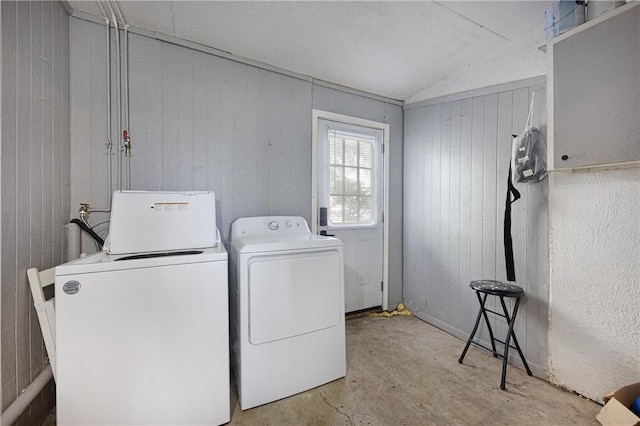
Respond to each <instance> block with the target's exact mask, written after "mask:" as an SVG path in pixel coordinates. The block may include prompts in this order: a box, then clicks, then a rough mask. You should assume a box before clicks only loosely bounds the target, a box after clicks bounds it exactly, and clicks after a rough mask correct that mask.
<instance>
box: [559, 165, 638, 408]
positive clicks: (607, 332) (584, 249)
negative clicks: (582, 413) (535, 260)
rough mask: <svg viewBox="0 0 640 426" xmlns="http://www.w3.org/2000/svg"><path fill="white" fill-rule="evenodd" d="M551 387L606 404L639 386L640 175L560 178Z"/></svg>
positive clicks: (615, 172)
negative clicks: (619, 393)
mask: <svg viewBox="0 0 640 426" xmlns="http://www.w3.org/2000/svg"><path fill="white" fill-rule="evenodd" d="M549 202H550V206H549V225H550V228H549V237H550V243H549V244H550V284H551V290H550V299H551V301H550V323H551V324H550V331H549V351H550V367H551V379H552V381H553V382H555V383H557V384H559V385H562V386H565V387H567V388H569V389H572V390H575V391H576V392H578V393H579V394H581V395H584V396H586V397H589V398H592V399H594V400H601V399H602V397H603V396H604V395H606V394H607V393H609V392H612V391H614V390H616V389H617V388H619V387H621V386H623V385H625V384H629V383H634V382H638V381H640V309H639V308H640V169H627V170H608V171H601V172H597V173H576V174H571V173H554V174H552V175H551V180H550V187H549Z"/></svg>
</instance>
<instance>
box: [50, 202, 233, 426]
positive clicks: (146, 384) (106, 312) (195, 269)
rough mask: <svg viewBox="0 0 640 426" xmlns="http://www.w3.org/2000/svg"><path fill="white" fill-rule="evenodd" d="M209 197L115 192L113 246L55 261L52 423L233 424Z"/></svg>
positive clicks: (224, 273) (218, 253) (223, 282)
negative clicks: (196, 222)
mask: <svg viewBox="0 0 640 426" xmlns="http://www.w3.org/2000/svg"><path fill="white" fill-rule="evenodd" d="M213 197H214V195H213V193H188V194H179V193H135V194H134V193H117V194H115V195H114V203H113V211H112V215H111V219H112V224H111V233H110V236H111V237H112V238H113V239H112V240H111V242H112V245H106V246H107V248H110V249H111V250H112V251H111V253H109V252H107V251H103V252H101V253H96V254H93V255H90V256H87V257H85V258H81V259H78V260H75V261H72V262H69V263H66V264H64V265H60V266H58V267H56V271H55V275H56V277H55V295H56V347H57V348H56V349H57V369H56V387H57V390H56V399H57V421H58V424H60V425H178V424H179V425H218V424H222V423H226V422H228V421H229V420H230V393H229V391H230V383H229V332H228V324H229V323H228V266H227V252H226V250H225V248H224V246H223V245H222V243H220V242H218V243H216V241H215V238H216V237H215V236H216V230H215V200H214V198H213ZM127 213H129V214H127ZM147 215H151V216H153V220H145V217H147ZM193 217H198V218H200V219H201V221H200V223H199V225H200V226H194V225H193V220H192V219H193ZM205 219H206V220H205ZM114 220H115V223H114V222H113V221H114ZM122 221H131V222H132V223H127V224H125V223H122ZM185 221H186V222H185ZM136 223H137V224H138V225H137V226H136ZM180 231H182V232H180ZM196 232H201V233H200V234H198V235H192V234H193V233H196ZM163 235H164V236H167V235H169V236H171V238H163ZM129 241H130V242H131V243H130V244H129ZM150 242H151V243H150ZM191 245H195V246H196V247H188V246H191ZM114 247H116V250H115V251H117V253H116V252H114V250H113V249H114ZM153 247H161V248H162V251H159V252H150V250H152V248H153ZM142 248H144V249H145V250H148V251H145V252H142V253H141V252H137V250H140V249H142Z"/></svg>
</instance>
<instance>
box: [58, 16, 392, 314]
mask: <svg viewBox="0 0 640 426" xmlns="http://www.w3.org/2000/svg"><path fill="white" fill-rule="evenodd" d="M71 32H72V40H71V46H72V48H71V50H72V54H71V81H72V88H71V99H72V107H71V108H72V113H71V133H72V134H71V137H72V139H71V145H72V151H71V160H72V168H71V210H72V216H75V211H77V208H78V206H79V204H80V203H81V202H89V203H91V204H92V205H93V206H96V207H105V206H107V205H108V198H107V168H106V162H105V147H104V146H105V140H106V103H105V93H106V83H105V79H106V68H105V63H106V62H105V61H104V57H105V48H106V45H105V42H106V34H105V29H104V26H101V25H99V24H96V23H91V22H87V21H83V20H80V19H75V18H72V20H71ZM112 42H113V41H112ZM129 48H130V53H129V57H130V60H129V72H130V86H129V87H130V123H131V125H130V127H131V128H130V133H131V138H132V144H133V156H132V157H131V160H130V161H131V163H130V164H131V189H141V190H198V189H201V190H208V189H212V190H214V191H215V192H216V204H217V225H218V227H219V229H220V231H221V233H222V235H223V239H226V237H227V234H228V232H229V230H230V226H231V222H233V220H235V219H236V218H238V217H243V216H257V215H299V216H302V217H304V218H305V219H306V220H310V219H311V124H312V123H311V119H312V109H313V108H318V109H323V110H326V111H331V112H337V113H342V114H349V115H352V116H355V117H360V118H365V119H371V120H377V121H382V122H386V123H389V124H390V128H391V132H392V134H391V142H390V143H391V151H392V152H391V155H392V158H391V159H392V167H391V168H392V172H391V173H392V175H391V178H392V181H391V191H392V193H393V194H394V195H393V197H395V198H393V200H392V201H394V200H395V204H394V213H393V215H392V217H391V218H390V220H391V229H392V230H393V232H394V236H393V239H392V241H391V254H390V263H391V264H390V274H391V276H390V303H397V302H399V301H400V300H401V296H402V266H401V253H402V243H401V237H400V233H401V226H402V225H401V223H402V213H401V209H400V208H399V207H398V206H399V205H400V200H401V194H402V174H401V173H402V172H401V167H402V135H403V131H402V126H403V122H402V120H403V111H402V107H401V106H399V105H397V104H394V103H390V102H385V101H384V100H380V99H373V98H371V97H367V96H362V95H358V94H355V93H348V92H345V91H341V90H336V89H332V88H328V87H325V86H321V85H318V84H314V83H313V82H312V81H310V79H301V78H296V77H294V76H289V75H284V74H281V73H278V72H274V71H270V70H266V69H262V68H259V67H256V66H252V65H247V64H244V63H240V62H236V61H233V60H229V59H226V58H222V57H218V56H215V55H212V54H208V53H204V52H201V51H197V50H194V49H190V48H186V47H182V46H179V45H176V44H172V43H169V42H166V41H160V40H156V39H153V38H150V37H147V36H143V35H139V34H133V33H130V35H129ZM113 72H115V70H113ZM112 112H113V114H115V108H113V109H112ZM113 132H114V133H113V134H114V137H117V136H115V135H117V131H116V129H113ZM125 165H126V164H125ZM125 169H126V167H125ZM112 170H113V176H114V183H115V182H116V175H117V173H116V161H115V159H114V161H113V165H112ZM123 181H124V182H125V183H126V181H127V178H126V176H125V178H124V179H123ZM113 188H114V189H116V188H117V185H115V184H114V186H113ZM103 220H107V215H106V214H100V213H92V214H91V221H92V223H94V224H95V223H99V222H101V221H103ZM103 229H104V230H106V228H103ZM85 248H86V246H85Z"/></svg>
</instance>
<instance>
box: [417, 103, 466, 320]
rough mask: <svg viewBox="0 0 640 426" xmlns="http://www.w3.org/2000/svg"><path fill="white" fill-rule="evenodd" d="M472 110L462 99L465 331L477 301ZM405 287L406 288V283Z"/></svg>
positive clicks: (462, 312) (462, 308)
mask: <svg viewBox="0 0 640 426" xmlns="http://www.w3.org/2000/svg"><path fill="white" fill-rule="evenodd" d="M472 113H473V103H472V99H470V98H469V99H463V100H462V101H461V113H460V114H461V121H460V189H459V194H460V286H459V288H460V289H459V294H460V303H459V308H458V312H459V313H458V316H459V318H460V324H461V329H462V330H465V329H466V326H465V325H464V324H468V323H469V322H470V321H473V317H474V315H473V313H472V312H473V311H472V306H474V305H473V304H475V303H476V302H475V301H474V299H475V296H474V295H473V294H472V292H471V291H469V281H470V280H471V215H472V214H473V211H472V210H471V134H472V124H473V114H472ZM405 222H406V219H405ZM407 225H408V223H407ZM405 255H406V254H405ZM405 287H407V284H406V283H405ZM455 306H456V305H455V304H454V305H453V307H454V308H453V309H455Z"/></svg>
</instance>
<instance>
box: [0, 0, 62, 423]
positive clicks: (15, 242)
mask: <svg viewBox="0 0 640 426" xmlns="http://www.w3.org/2000/svg"><path fill="white" fill-rule="evenodd" d="M0 7H2V43H3V44H2V111H3V115H2V136H3V137H2V148H1V149H2V164H1V172H0V173H1V174H2V180H1V186H0V190H1V197H2V206H1V216H2V219H1V221H2V238H1V244H2V249H1V278H2V280H1V281H2V284H1V287H2V289H1V290H2V296H1V299H0V300H1V303H2V306H1V308H0V312H1V327H2V332H1V338H2V345H1V350H2V354H1V356H2V362H1V369H2V370H1V374H0V376H1V377H2V409H3V410H4V409H6V407H7V406H9V405H10V404H11V403H12V402H13V401H14V400H15V398H16V397H17V396H18V395H19V394H20V393H21V392H22V391H23V390H24V389H25V388H26V387H27V386H28V385H29V384H30V383H31V381H32V380H33V379H34V378H35V377H37V376H38V374H39V373H40V372H41V371H42V369H43V368H44V367H45V366H46V363H45V351H44V345H43V342H42V335H41V332H40V326H39V323H38V320H37V315H36V313H35V310H34V307H33V301H32V298H31V295H30V290H29V285H28V281H27V277H26V270H27V269H28V268H29V267H32V266H35V267H38V268H40V269H46V268H49V267H51V266H53V265H55V264H59V263H62V261H63V259H64V241H63V235H64V223H65V222H66V217H65V216H68V209H69V207H68V203H69V166H70V161H69V158H68V156H69V152H70V151H69V65H68V60H69V47H68V46H69V33H68V23H69V17H68V16H67V14H66V11H65V10H64V9H63V7H62V6H61V5H60V4H58V3H54V2H11V1H10V2H2V4H1V6H0ZM53 402H54V401H53V388H52V387H50V386H48V387H46V389H45V390H44V391H43V392H42V393H41V395H39V396H38V397H36V399H35V400H34V402H33V403H32V404H31V406H30V407H29V409H27V410H26V411H25V412H24V413H23V414H22V416H21V417H20V418H19V419H18V422H17V425H23V424H39V423H41V422H42V420H43V418H44V416H45V415H46V413H48V412H49V410H50V409H51V407H52V405H53Z"/></svg>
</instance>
